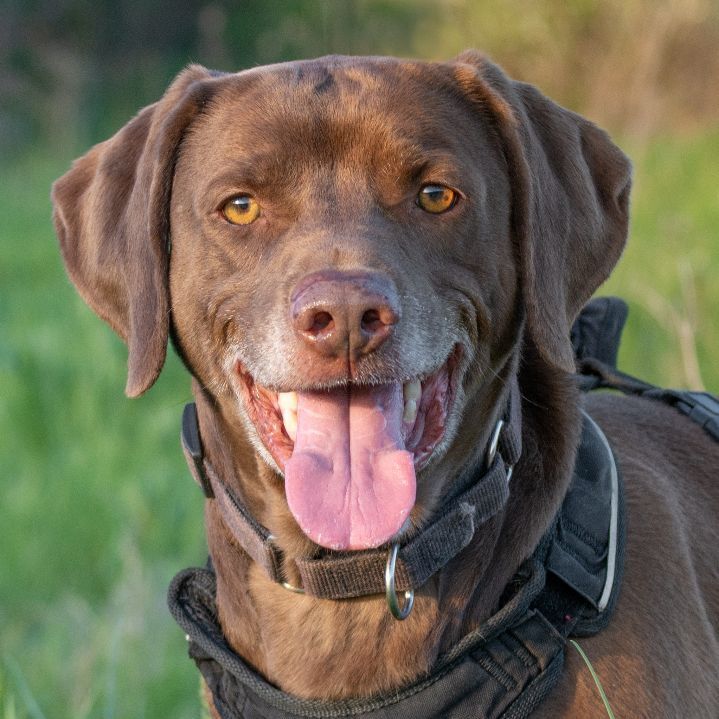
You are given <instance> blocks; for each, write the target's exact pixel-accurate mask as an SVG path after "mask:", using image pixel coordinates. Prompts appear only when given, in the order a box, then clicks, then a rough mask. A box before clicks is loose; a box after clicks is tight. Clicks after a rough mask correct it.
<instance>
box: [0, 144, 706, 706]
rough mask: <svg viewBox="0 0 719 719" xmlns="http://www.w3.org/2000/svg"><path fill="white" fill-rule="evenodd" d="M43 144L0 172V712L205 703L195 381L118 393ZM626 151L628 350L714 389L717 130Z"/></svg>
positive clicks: (111, 349)
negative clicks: (192, 639) (193, 618)
mask: <svg viewBox="0 0 719 719" xmlns="http://www.w3.org/2000/svg"><path fill="white" fill-rule="evenodd" d="M68 152H69V151H68ZM47 158H48V155H42V154H39V153H38V154H36V155H33V156H31V157H26V158H24V159H23V160H22V161H21V162H19V163H16V164H15V165H14V166H12V167H3V168H2V169H1V170H0V187H2V188H3V189H2V193H0V327H1V328H2V335H1V338H0V436H1V437H2V441H1V442H0V467H2V470H1V472H0V493H1V496H2V541H1V542H0V568H1V570H0V717H1V718H2V719H40V718H46V719H55V718H56V717H60V718H65V717H67V718H68V719H82V718H83V717H101V718H102V719H121V718H124V717H127V718H132V719H137V718H138V717H149V718H151V719H152V718H154V717H164V716H172V717H177V718H182V717H197V716H199V715H200V711H201V709H200V702H199V699H198V692H197V685H198V679H197V675H196V671H195V669H194V666H193V665H192V663H191V662H190V661H189V660H188V659H187V657H186V654H185V642H184V640H183V637H182V632H181V631H180V630H179V629H178V628H177V627H176V626H175V625H174V623H173V621H172V620H171V618H170V616H169V614H168V612H167V610H166V608H165V591H166V587H167V584H168V582H169V580H170V578H171V577H172V575H173V574H174V573H175V572H176V571H178V570H180V569H182V568H184V567H185V566H188V565H191V564H197V563H202V562H203V560H204V552H205V550H204V540H203V533H202V499H201V496H200V493H199V490H198V489H197V488H196V487H195V486H194V485H193V483H192V481H191V480H190V478H189V475H188V472H187V470H186V468H185V466H184V461H183V459H182V456H181V453H180V450H179V444H178V429H179V419H180V413H181V409H182V406H183V404H184V402H185V401H187V399H188V397H189V382H188V378H187V377H186V375H185V373H184V371H183V369H182V368H181V366H180V365H179V363H178V362H177V360H176V359H175V358H174V357H170V358H169V361H168V365H167V367H166V369H165V371H164V372H163V375H162V376H161V378H160V381H159V382H158V384H157V386H156V387H155V388H153V390H152V391H151V392H150V393H149V394H148V395H147V396H145V397H143V398H141V399H139V400H133V401H130V400H127V399H125V398H124V397H123V394H122V390H123V387H124V381H125V361H126V353H125V348H124V346H123V345H122V344H121V342H120V341H119V340H118V339H117V338H116V337H115V336H114V335H113V334H112V332H111V331H110V330H109V329H108V328H107V327H106V326H105V325H104V324H103V323H102V322H100V320H98V319H97V318H96V317H94V315H92V313H91V312H90V310H88V309H87V308H86V307H85V306H84V304H83V303H82V301H81V300H80V299H79V297H78V296H77V295H76V293H75V292H74V290H73V289H72V287H71V286H70V283H69V282H68V281H67V280H66V278H65V275H64V272H63V269H62V265H61V261H60V259H59V255H58V252H57V250H56V242H55V239H54V235H53V232H52V228H51V224H50V219H49V218H50V205H49V200H48V193H49V186H50V183H51V181H52V180H53V179H54V178H55V177H57V176H58V175H60V174H61V173H62V172H63V171H64V170H65V169H66V167H67V166H68V165H69V162H70V159H71V156H70V155H69V154H68V155H67V156H65V157H63V158H62V159H61V160H51V159H47ZM635 161H636V179H635V193H634V210H633V218H634V219H633V225H632V237H631V241H630V245H629V248H628V250H627V252H626V253H625V255H624V257H623V259H622V261H621V263H620V265H619V267H618V268H617V271H616V273H615V275H614V277H613V278H612V279H611V280H610V282H609V283H608V285H607V287H606V288H604V290H603V291H605V290H606V291H610V292H613V293H616V294H620V295H622V296H624V297H626V298H627V299H628V300H629V302H630V305H631V313H630V319H629V325H628V328H627V330H626V333H625V339H624V343H623V346H622V352H621V364H622V366H623V367H624V368H625V369H626V370H628V371H630V372H634V373H636V374H638V375H640V376H642V377H645V378H647V379H649V380H653V381H656V382H658V383H662V384H665V385H688V384H696V383H697V380H700V381H702V382H703V383H704V384H705V385H706V386H707V387H708V388H710V389H713V390H715V391H716V390H717V389H719V363H717V361H716V358H717V357H718V356H719V323H717V322H716V310H717V308H719V282H717V281H716V278H717V277H719V134H713V135H707V136H704V137H700V138H695V139H685V140H675V139H663V140H660V141H656V142H655V143H653V144H652V145H651V146H650V147H649V149H648V150H646V151H644V152H642V153H641V154H637V155H636V156H635Z"/></svg>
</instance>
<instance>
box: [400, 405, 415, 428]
mask: <svg viewBox="0 0 719 719" xmlns="http://www.w3.org/2000/svg"><path fill="white" fill-rule="evenodd" d="M402 419H403V420H404V422H406V423H407V424H414V421H415V420H416V419H417V400H416V399H409V400H406V401H405V403H404V414H403V415H402Z"/></svg>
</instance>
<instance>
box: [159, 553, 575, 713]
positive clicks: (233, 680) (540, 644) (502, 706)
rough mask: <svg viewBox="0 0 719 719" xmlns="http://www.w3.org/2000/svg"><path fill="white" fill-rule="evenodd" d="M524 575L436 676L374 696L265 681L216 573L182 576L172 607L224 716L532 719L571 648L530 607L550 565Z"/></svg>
mask: <svg viewBox="0 0 719 719" xmlns="http://www.w3.org/2000/svg"><path fill="white" fill-rule="evenodd" d="M521 571H522V575H523V582H522V585H521V586H520V588H519V589H518V591H517V592H516V594H515V595H514V596H513V597H512V598H511V599H510V600H509V601H508V602H507V604H506V605H505V606H504V607H502V608H501V609H500V610H499V611H498V612H497V613H496V614H495V615H494V616H493V617H491V618H490V619H489V620H487V621H486V622H485V623H484V624H483V625H481V626H480V627H478V628H477V629H476V630H474V631H473V632H471V633H470V634H468V635H467V636H465V637H464V638H463V639H462V640H461V641H460V642H459V643H458V644H456V645H455V646H454V647H453V648H452V649H451V650H450V651H448V652H447V653H446V654H444V655H443V656H441V657H439V658H438V660H437V662H436V664H435V666H434V667H433V669H432V672H431V674H429V675H427V676H422V677H420V678H418V679H417V680H416V681H415V682H413V683H411V684H410V685H407V686H405V687H402V688H399V689H397V690H396V691H393V692H388V693H386V694H384V695H381V696H376V697H372V698H369V699H348V700H344V701H319V700H304V699H300V698H299V697H295V696H293V695H291V694H288V693H286V692H283V691H281V690H279V689H277V688H276V687H274V686H273V685H271V684H270V683H269V682H267V681H266V680H265V679H264V678H263V677H261V676H260V675H259V674H257V673H256V672H255V671H254V670H253V669H252V668H251V667H250V666H249V665H248V664H246V663H245V661H244V660H243V659H242V658H241V657H240V656H239V655H238V654H236V653H235V652H234V650H233V649H232V648H231V647H230V646H229V644H227V641H226V639H225V637H224V636H223V634H222V630H221V628H220V626H219V622H218V619H217V609H216V606H215V591H216V590H215V576H214V574H213V573H212V572H209V571H208V570H205V569H187V570H185V571H183V572H181V573H180V574H178V575H177V576H176V577H175V579H174V580H173V582H172V584H171V586H170V590H169V596H168V600H169V605H170V610H171V612H172V614H173V616H174V617H175V619H176V620H177V622H178V623H179V624H180V626H181V627H182V628H183V629H184V630H185V631H186V632H187V636H188V640H189V642H190V646H189V651H190V656H191V657H192V658H193V659H194V660H195V662H196V663H197V666H198V668H199V669H200V671H201V673H202V675H203V677H204V678H205V681H206V682H207V684H208V687H209V689H210V691H211V692H212V699H213V704H214V706H215V708H216V709H217V711H218V712H219V714H220V716H221V717H223V719H242V718H243V717H244V718H245V719H247V718H248V717H262V718H263V719H298V718H299V717H303V718H308V719H321V718H324V719H339V718H342V717H357V716H371V717H372V719H427V718H429V717H433V718H436V717H456V718H459V717H469V716H472V717H474V716H481V717H486V718H487V719H524V718H525V717H527V716H528V715H529V714H530V712H531V711H532V710H534V709H535V708H536V707H537V706H538V705H539V704H540V703H541V701H542V700H543V699H544V698H545V697H546V695H547V694H548V693H549V691H550V690H551V688H552V687H553V686H554V685H555V683H556V681H557V680H558V678H559V675H560V673H561V668H562V665H563V656H564V646H565V642H564V638H563V636H562V635H561V634H560V633H558V632H557V631H555V629H554V628H553V626H552V625H551V623H550V622H548V621H547V619H546V618H545V617H544V616H542V614H541V612H539V611H536V610H533V609H530V605H531V603H532V601H533V600H534V599H535V598H536V597H537V595H538V594H539V593H540V592H541V591H542V586H543V584H544V581H545V570H544V568H543V567H542V566H541V563H539V562H538V561H536V560H535V559H530V560H528V561H527V562H526V563H525V565H524V566H523V567H522V570H521Z"/></svg>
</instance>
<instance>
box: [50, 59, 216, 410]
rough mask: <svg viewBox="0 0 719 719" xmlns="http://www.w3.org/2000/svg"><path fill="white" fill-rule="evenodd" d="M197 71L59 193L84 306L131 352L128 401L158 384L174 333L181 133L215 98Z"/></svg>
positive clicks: (66, 247)
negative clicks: (171, 276)
mask: <svg viewBox="0 0 719 719" xmlns="http://www.w3.org/2000/svg"><path fill="white" fill-rule="evenodd" d="M211 77H212V74H211V73H210V72H208V71H207V70H205V68H203V67H200V66H198V65H195V66H190V67H189V68H187V69H186V70H185V71H184V72H182V73H181V74H180V75H179V76H178V77H177V78H176V80H175V81H174V82H173V83H172V85H170V87H169V88H168V90H167V92H166V93H165V95H164V96H163V97H162V99H161V100H160V101H159V102H156V103H155V104H154V105H150V106H149V107H146V108H145V109H144V110H142V112H140V114H139V115H138V116H137V117H136V118H135V119H134V120H131V121H130V122H128V123H127V125H125V127H123V128H122V129H121V130H120V131H119V132H118V133H117V134H116V135H115V136H114V137H112V138H110V139H109V140H107V141H106V142H103V143H101V144H99V145H96V146H95V147H93V148H92V149H91V150H90V151H89V152H88V153H87V154H86V155H85V156H84V157H81V158H80V159H79V160H77V161H76V162H75V164H74V165H73V166H72V168H71V169H70V170H69V171H68V172H67V173H66V174H65V175H63V176H62V177H61V178H60V179H59V180H58V181H57V182H56V183H55V184H54V185H53V188H52V200H53V204H54V214H53V217H54V220H55V229H56V231H57V235H58V238H59V240H60V247H61V249H62V255H63V259H64V260H65V266H66V268H67V271H68V274H69V275H70V278H71V279H72V281H73V282H74V283H75V286H76V287H77V289H78V291H79V293H80V294H81V295H82V298H83V299H84V300H85V302H87V304H88V305H90V307H91V308H92V309H93V310H94V311H95V312H96V313H97V314H98V315H99V316H100V317H101V318H102V319H104V320H105V321H106V322H107V323H108V324H109V325H110V326H111V327H112V329H114V330H115V332H117V334H119V335H120V337H122V339H123V340H125V342H127V345H128V353H129V356H128V372H127V384H126V386H125V393H126V394H127V395H128V396H129V397H137V396H138V395H141V394H142V393H143V392H144V391H145V390H147V389H149V388H150V387H151V386H152V384H153V383H154V381H155V380H156V379H157V376H158V375H159V374H160V370H161V369H162V365H163V364H164V361H165V353H166V351H167V337H168V331H169V297H168V279H167V271H168V243H169V201H170V192H171V189H172V177H173V171H174V164H175V158H176V154H177V151H178V148H179V145H180V142H181V140H182V136H183V133H184V132H185V130H186V129H187V127H188V125H189V124H190V122H191V121H192V120H193V118H195V117H196V116H197V115H198V113H200V112H201V110H202V108H203V106H204V104H205V103H206V102H207V100H208V98H209V97H210V94H211V86H212V83H213V81H212V80H211V79H210V78H211Z"/></svg>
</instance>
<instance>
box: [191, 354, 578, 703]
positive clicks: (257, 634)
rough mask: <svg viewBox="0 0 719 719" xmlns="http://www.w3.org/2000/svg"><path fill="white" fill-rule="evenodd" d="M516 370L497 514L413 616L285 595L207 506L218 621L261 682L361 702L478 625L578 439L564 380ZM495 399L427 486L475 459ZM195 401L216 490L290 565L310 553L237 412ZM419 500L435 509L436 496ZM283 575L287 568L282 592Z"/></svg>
mask: <svg viewBox="0 0 719 719" xmlns="http://www.w3.org/2000/svg"><path fill="white" fill-rule="evenodd" d="M525 351H526V352H530V353H531V352H532V348H531V347H529V348H526V350H525ZM525 367H531V368H532V369H531V372H530V370H528V369H525V370H523V372H522V374H521V375H520V387H521V391H522V396H523V412H524V423H523V432H522V434H523V443H524V451H523V454H522V458H521V460H520V462H519V464H518V465H517V467H516V468H515V472H514V476H513V479H512V485H511V493H510V499H509V502H508V504H507V506H506V509H505V511H504V512H501V513H500V514H498V515H496V516H495V517H494V518H492V519H491V520H489V521H488V522H487V523H486V524H484V525H483V526H482V527H481V528H480V530H479V531H478V532H477V533H476V535H475V537H474V539H473V540H472V542H471V543H470V545H469V546H468V547H467V548H466V549H465V550H463V551H462V552H461V553H460V554H459V555H458V556H457V557H456V558H455V559H454V560H452V561H450V562H449V563H448V564H447V565H446V566H445V567H444V568H443V569H442V570H441V571H439V572H438V573H437V574H435V575H434V576H433V577H432V578H431V579H430V580H429V581H428V582H427V583H426V584H425V585H424V586H423V587H422V588H421V589H420V590H419V591H418V592H417V596H416V603H415V609H414V611H413V612H412V614H411V615H410V617H409V618H408V619H407V620H406V621H404V622H397V621H395V620H393V619H392V618H391V616H390V615H389V613H388V611H387V605H386V603H385V600H384V597H375V596H372V597H366V598H362V599H357V600H351V601H328V600H319V599H315V598H313V597H309V596H301V595H297V594H293V593H291V592H289V591H287V590H286V589H284V588H283V587H281V586H280V585H278V584H276V583H275V582H273V581H271V580H270V579H269V578H268V577H267V576H266V575H265V573H264V571H263V570H262V568H261V567H259V566H258V565H256V564H254V563H253V562H252V561H251V560H250V559H249V558H248V557H247V555H246V554H245V553H244V552H242V551H241V550H239V549H238V548H237V546H236V544H235V543H234V542H233V539H232V538H231V536H230V534H229V532H228V530H227V528H226V526H225V525H224V523H223V521H222V518H221V516H220V514H219V512H218V511H217V508H216V506H214V505H215V503H214V502H208V504H207V509H206V517H205V519H206V527H207V539H208V545H209V549H210V555H211V557H212V560H213V564H214V567H215V570H216V573H217V606H218V612H219V616H220V621H221V624H222V626H223V629H224V632H225V635H226V636H227V638H228V640H229V642H230V643H231V644H232V645H233V647H234V648H235V649H236V650H237V652H238V653H239V654H240V655H242V656H243V657H245V659H247V660H248V661H249V662H250V663H251V664H252V665H254V666H255V667H256V668H257V669H258V670H259V671H260V672H261V673H262V674H264V675H265V676H266V677H267V678H268V679H269V680H270V681H271V682H273V683H275V684H277V685H278V686H279V687H280V688H282V689H284V690H285V691H288V692H290V693H293V694H296V695H299V696H303V697H307V698H345V697H348V696H359V695H369V694H373V693H376V692H378V691H383V690H389V689H392V688H394V687H397V686H399V685H402V684H404V683H406V682H408V681H410V680H411V679H413V678H415V677H416V676H417V675H419V674H421V673H422V672H424V671H426V670H427V669H428V668H429V667H430V666H431V665H432V663H433V661H434V659H435V658H436V656H437V655H438V653H440V652H441V651H443V650H445V649H446V648H447V647H449V646H451V644H452V643H453V642H455V641H456V640H457V639H458V638H460V637H461V636H462V635H463V634H465V633H466V632H468V631H470V630H471V629H472V628H474V627H475V626H477V625H478V624H479V623H480V622H481V621H483V620H484V619H486V618H487V617H488V616H489V615H490V614H491V613H492V611H494V610H495V609H496V607H497V604H498V602H499V600H500V596H501V594H502V592H503V590H504V588H505V586H506V585H507V583H508V582H509V580H510V579H511V577H512V576H513V574H514V573H515V571H516V570H517V568H518V566H519V564H520V563H521V562H522V561H523V560H524V559H525V558H526V557H527V556H528V555H529V554H530V553H531V551H532V550H533V548H534V547H535V546H536V544H537V543H538V541H539V539H540V537H541V535H542V534H543V532H544V531H545V530H546V528H547V526H548V524H549V522H550V521H551V519H552V517H553V516H554V513H555V511H556V509H557V507H558V505H559V503H560V502H561V498H562V497H563V495H564V492H565V490H566V485H567V482H568V481H569V477H570V475H571V468H572V465H573V458H574V450H575V448H576V444H577V439H578V427H579V422H578V421H577V412H578V401H577V398H576V392H575V390H574V388H573V385H572V383H571V380H569V378H567V377H566V376H565V375H563V374H561V373H559V372H557V371H554V370H553V369H552V368H550V367H547V366H546V365H544V364H543V363H542V362H540V361H537V362H535V363H532V362H529V363H527V364H526V365H525ZM503 394H504V393H503V391H502V382H501V381H499V380H498V381H497V382H496V383H493V384H492V385H491V386H488V387H487V391H485V392H484V393H483V394H482V395H481V396H479V397H478V398H477V400H478V401H475V402H473V403H470V404H469V405H468V412H469V414H471V415H472V416H471V417H467V418H466V420H467V421H470V420H471V422H474V425H473V426H478V427H484V431H483V432H482V433H481V436H479V435H478V436H477V437H475V442H474V443H473V444H472V445H467V446H464V447H461V446H453V447H452V448H450V450H449V451H448V453H447V456H446V458H445V460H444V461H443V462H442V465H443V467H444V471H445V472H446V474H445V476H436V477H432V478H431V481H432V483H433V484H434V485H435V486H438V487H444V488H445V489H446V487H447V484H446V483H447V482H448V481H449V479H448V477H449V476H454V477H456V476H458V475H459V474H460V473H461V471H462V468H465V469H466V468H470V469H471V468H472V467H473V466H474V465H475V464H476V463H477V462H478V461H479V457H480V456H481V453H482V450H483V447H484V445H485V443H486V441H487V437H488V434H489V432H490V431H491V426H489V427H487V426H486V425H487V423H486V422H484V423H482V422H481V418H483V417H493V416H496V415H497V413H498V411H499V405H500V403H501V402H503V401H504V397H503ZM195 396H196V399H197V403H198V412H199V415H200V425H201V427H202V428H203V438H205V453H206V456H207V457H208V458H209V459H210V460H211V462H212V465H213V467H214V468H215V470H216V471H217V473H218V474H219V475H220V476H221V477H222V478H223V481H224V482H226V483H227V484H228V486H230V487H232V489H233V491H235V492H237V494H238V495H239V496H241V497H242V499H243V501H244V502H245V503H246V505H247V506H248V508H249V509H250V511H251V512H252V514H253V515H254V517H255V518H256V519H257V520H258V521H259V522H260V523H262V524H263V525H264V526H266V527H267V528H268V529H269V530H270V531H271V532H272V534H273V535H274V536H275V537H276V538H277V543H278V544H279V546H280V547H281V549H282V550H283V553H284V555H285V557H286V558H287V559H288V560H291V559H293V558H296V557H302V556H306V555H308V554H309V553H311V552H312V551H313V550H316V548H315V547H314V545H313V544H312V543H311V542H310V541H309V540H308V539H306V538H305V537H304V535H303V534H302V533H301V532H300V531H299V529H298V527H297V526H296V524H295V522H294V520H293V518H292V515H291V514H290V512H289V510H288V508H287V503H286V501H285V497H284V487H283V483H282V478H281V477H280V476H279V475H278V474H277V473H276V472H274V471H273V470H272V469H271V468H270V467H269V466H268V465H267V464H266V463H265V462H264V460H262V459H261V458H260V457H259V455H258V453H257V452H255V451H253V448H252V446H251V443H250V440H249V439H248V438H247V434H246V432H245V429H244V425H243V422H242V420H241V418H240V416H239V413H238V410H237V406H236V404H235V403H234V402H232V401H215V400H214V399H213V398H211V397H210V396H209V395H208V394H207V393H206V392H205V391H203V390H202V389H201V388H200V387H199V385H196V386H195ZM475 420H476V421H475ZM470 426H472V425H470ZM455 444H456V443H455ZM429 501H430V503H431V502H434V506H435V507H436V504H437V501H438V499H437V498H434V497H430V499H429ZM530 507H531V511H530V510H529V509H528V508H530ZM428 513H429V514H431V511H430V512H428ZM293 566H294V564H293V562H291V561H288V562H287V565H286V569H287V575H288V579H289V580H290V581H291V582H292V581H293V579H295V577H293V575H292V571H293ZM290 628H291V629H290Z"/></svg>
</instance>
